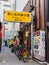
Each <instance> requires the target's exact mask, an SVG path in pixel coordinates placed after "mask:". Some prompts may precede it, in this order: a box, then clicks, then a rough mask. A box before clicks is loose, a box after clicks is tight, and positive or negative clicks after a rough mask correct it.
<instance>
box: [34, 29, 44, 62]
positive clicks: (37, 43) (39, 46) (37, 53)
mask: <svg viewBox="0 0 49 65" xmlns="http://www.w3.org/2000/svg"><path fill="white" fill-rule="evenodd" d="M34 58H36V59H38V60H40V61H45V31H42V30H39V31H35V32H34Z"/></svg>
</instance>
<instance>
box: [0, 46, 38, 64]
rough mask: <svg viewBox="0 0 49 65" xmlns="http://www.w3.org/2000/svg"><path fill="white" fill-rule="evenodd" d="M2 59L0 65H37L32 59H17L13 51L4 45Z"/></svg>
mask: <svg viewBox="0 0 49 65" xmlns="http://www.w3.org/2000/svg"><path fill="white" fill-rule="evenodd" d="M2 59H3V61H2V62H0V65H39V64H38V63H36V62H34V61H28V62H26V63H24V62H23V61H22V60H18V58H17V57H16V55H15V54H14V53H11V51H10V49H9V48H7V47H5V48H4V54H3V55H2Z"/></svg>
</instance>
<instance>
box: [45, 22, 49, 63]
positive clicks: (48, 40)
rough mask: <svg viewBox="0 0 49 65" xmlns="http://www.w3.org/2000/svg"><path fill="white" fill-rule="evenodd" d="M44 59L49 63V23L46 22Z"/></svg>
mask: <svg viewBox="0 0 49 65" xmlns="http://www.w3.org/2000/svg"><path fill="white" fill-rule="evenodd" d="M45 38H46V49H45V50H46V61H47V62H48V63H49V23H47V27H46V37H45Z"/></svg>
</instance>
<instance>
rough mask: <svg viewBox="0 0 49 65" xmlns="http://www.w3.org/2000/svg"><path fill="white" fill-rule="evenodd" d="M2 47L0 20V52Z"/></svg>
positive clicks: (0, 24)
mask: <svg viewBox="0 0 49 65" xmlns="http://www.w3.org/2000/svg"><path fill="white" fill-rule="evenodd" d="M1 48H2V23H1V22H0V52H1Z"/></svg>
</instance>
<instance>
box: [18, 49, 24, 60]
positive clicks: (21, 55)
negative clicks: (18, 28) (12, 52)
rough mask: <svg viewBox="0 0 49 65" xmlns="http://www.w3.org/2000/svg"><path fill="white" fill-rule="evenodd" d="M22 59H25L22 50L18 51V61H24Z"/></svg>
mask: <svg viewBox="0 0 49 65" xmlns="http://www.w3.org/2000/svg"><path fill="white" fill-rule="evenodd" d="M22 58H23V51H22V49H20V50H19V51H18V59H19V60H22Z"/></svg>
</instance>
